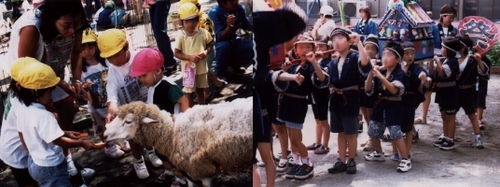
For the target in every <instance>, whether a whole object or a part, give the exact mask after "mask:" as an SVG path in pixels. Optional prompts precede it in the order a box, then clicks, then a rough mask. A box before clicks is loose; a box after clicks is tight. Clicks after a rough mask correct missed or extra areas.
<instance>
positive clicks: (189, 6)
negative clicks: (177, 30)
mask: <svg viewBox="0 0 500 187" xmlns="http://www.w3.org/2000/svg"><path fill="white" fill-rule="evenodd" d="M198 13H199V10H198V7H196V5H194V4H193V3H184V4H182V5H181V6H179V17H180V18H181V20H188V19H193V18H195V17H197V16H198Z"/></svg>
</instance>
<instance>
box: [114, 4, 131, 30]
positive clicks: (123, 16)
mask: <svg viewBox="0 0 500 187" xmlns="http://www.w3.org/2000/svg"><path fill="white" fill-rule="evenodd" d="M110 17H111V24H113V25H115V26H119V27H124V26H125V25H128V24H129V23H130V15H129V14H128V13H127V12H126V11H125V9H124V4H123V2H121V1H117V2H116V9H115V11H113V13H111V15H110Z"/></svg>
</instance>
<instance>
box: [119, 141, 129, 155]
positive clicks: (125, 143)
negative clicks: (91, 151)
mask: <svg viewBox="0 0 500 187" xmlns="http://www.w3.org/2000/svg"><path fill="white" fill-rule="evenodd" d="M117 144H118V146H120V148H121V149H122V150H123V151H125V152H129V151H130V144H129V143H128V141H127V140H124V141H123V142H117Z"/></svg>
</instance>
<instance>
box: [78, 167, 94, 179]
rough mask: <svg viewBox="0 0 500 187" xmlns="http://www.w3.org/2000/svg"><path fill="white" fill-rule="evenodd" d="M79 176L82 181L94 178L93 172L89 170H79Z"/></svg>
mask: <svg viewBox="0 0 500 187" xmlns="http://www.w3.org/2000/svg"><path fill="white" fill-rule="evenodd" d="M80 174H81V175H82V177H83V178H84V179H90V178H92V177H93V176H94V174H95V170H93V169H90V168H83V169H81V170H80Z"/></svg>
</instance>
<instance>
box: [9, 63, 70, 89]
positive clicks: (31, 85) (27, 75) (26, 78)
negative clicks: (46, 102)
mask: <svg viewBox="0 0 500 187" xmlns="http://www.w3.org/2000/svg"><path fill="white" fill-rule="evenodd" d="M60 80H61V78H59V77H57V76H56V73H55V72H54V70H52V68H51V67H50V66H48V65H47V64H44V63H41V62H35V63H32V64H30V65H29V66H26V67H24V68H23V69H22V70H21V71H19V74H18V80H17V82H18V83H19V84H20V85H21V86H22V87H23V88H27V89H32V90H40V89H46V88H50V87H53V86H55V85H57V83H59V81H60Z"/></svg>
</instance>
